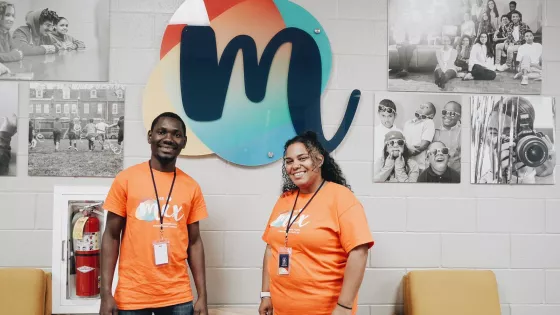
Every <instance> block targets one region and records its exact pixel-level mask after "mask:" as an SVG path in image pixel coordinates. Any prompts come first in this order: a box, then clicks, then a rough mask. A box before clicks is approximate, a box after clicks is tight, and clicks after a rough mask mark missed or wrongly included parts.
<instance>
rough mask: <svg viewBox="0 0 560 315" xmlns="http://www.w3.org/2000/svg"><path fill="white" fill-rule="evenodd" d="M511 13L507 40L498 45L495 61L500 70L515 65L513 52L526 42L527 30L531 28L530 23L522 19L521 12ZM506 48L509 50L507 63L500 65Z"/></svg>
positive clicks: (507, 27) (497, 68) (507, 28)
mask: <svg viewBox="0 0 560 315" xmlns="http://www.w3.org/2000/svg"><path fill="white" fill-rule="evenodd" d="M510 13H511V23H509V24H508V25H507V26H506V34H507V35H506V41H505V42H503V43H501V44H498V45H496V58H495V61H494V62H495V64H496V70H498V71H506V70H508V69H511V68H512V67H513V65H512V64H513V54H514V53H515V52H516V51H517V50H518V49H519V47H520V46H521V45H523V44H525V38H524V35H525V33H527V31H530V30H531V28H530V27H529V25H527V24H525V23H524V22H522V21H521V19H522V16H521V13H520V12H518V11H513V12H510ZM506 47H507V49H506ZM504 50H505V51H506V52H507V54H506V55H507V59H506V63H505V64H503V65H500V61H501V60H500V59H501V58H500V57H501V56H502V52H503V51H504Z"/></svg>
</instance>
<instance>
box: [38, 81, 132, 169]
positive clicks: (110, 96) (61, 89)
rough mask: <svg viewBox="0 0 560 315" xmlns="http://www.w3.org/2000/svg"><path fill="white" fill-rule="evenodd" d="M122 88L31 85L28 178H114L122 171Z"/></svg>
mask: <svg viewBox="0 0 560 315" xmlns="http://www.w3.org/2000/svg"><path fill="white" fill-rule="evenodd" d="M124 108H125V88H124V86H121V85H118V84H69V83H68V84H66V83H31V84H30V89H29V134H30V137H29V163H28V164H29V176H61V177H114V176H115V175H117V173H118V172H119V171H121V170H122V168H123V147H124V142H123V141H124V117H125V110H124Z"/></svg>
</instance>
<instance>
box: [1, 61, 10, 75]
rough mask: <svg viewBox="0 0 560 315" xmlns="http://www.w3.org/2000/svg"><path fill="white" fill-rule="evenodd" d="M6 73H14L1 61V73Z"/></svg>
mask: <svg viewBox="0 0 560 315" xmlns="http://www.w3.org/2000/svg"><path fill="white" fill-rule="evenodd" d="M4 73H12V72H11V71H10V69H8V67H6V66H5V65H3V64H1V63H0V75H3V74H4Z"/></svg>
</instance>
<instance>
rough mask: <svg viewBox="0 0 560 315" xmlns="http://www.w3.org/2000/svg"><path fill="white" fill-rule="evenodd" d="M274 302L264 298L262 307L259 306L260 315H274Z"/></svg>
mask: <svg viewBox="0 0 560 315" xmlns="http://www.w3.org/2000/svg"><path fill="white" fill-rule="evenodd" d="M272 311H273V308H272V300H271V299H270V298H269V297H264V298H262V299H261V305H260V306H259V315H272Z"/></svg>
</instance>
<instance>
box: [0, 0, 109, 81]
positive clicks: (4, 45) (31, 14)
mask: <svg viewBox="0 0 560 315" xmlns="http://www.w3.org/2000/svg"><path fill="white" fill-rule="evenodd" d="M109 9H110V0H79V1H76V0H8V1H0V80H25V81H28V80H33V81H79V82H86V81H87V82H107V81H108V80H109V42H110V28H109V23H110V15H109Z"/></svg>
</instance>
